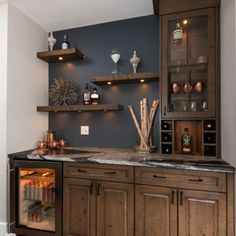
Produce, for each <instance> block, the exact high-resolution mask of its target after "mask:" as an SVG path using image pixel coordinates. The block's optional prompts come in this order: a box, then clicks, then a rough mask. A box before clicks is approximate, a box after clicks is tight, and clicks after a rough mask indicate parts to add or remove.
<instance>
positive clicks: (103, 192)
mask: <svg viewBox="0 0 236 236" xmlns="http://www.w3.org/2000/svg"><path fill="white" fill-rule="evenodd" d="M64 176H66V178H64V222H63V223H64V233H63V235H64V236H95V235H96V236H104V235H112V236H121V235H122V236H133V234H134V184H133V179H132V176H133V168H132V167H131V168H122V167H116V166H114V167H113V168H109V167H107V168H106V167H104V166H103V165H96V166H94V165H83V164H81V165H77V164H68V165H66V166H65V168H64ZM71 177H73V178H71ZM78 177H79V178H78ZM129 179H132V183H129ZM106 180H108V181H106ZM115 181H117V182H115ZM120 181H124V182H120Z"/></svg>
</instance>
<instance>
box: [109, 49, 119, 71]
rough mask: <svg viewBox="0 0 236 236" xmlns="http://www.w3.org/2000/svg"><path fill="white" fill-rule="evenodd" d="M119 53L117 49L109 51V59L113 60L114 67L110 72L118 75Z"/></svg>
mask: <svg viewBox="0 0 236 236" xmlns="http://www.w3.org/2000/svg"><path fill="white" fill-rule="evenodd" d="M120 56H121V53H120V51H119V50H118V49H116V48H115V49H113V50H112V52H111V59H112V61H113V62H114V69H113V71H112V72H111V73H112V74H113V75H118V74H120V72H119V69H118V64H117V63H118V62H119V60H120Z"/></svg>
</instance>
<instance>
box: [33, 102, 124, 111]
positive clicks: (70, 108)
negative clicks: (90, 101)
mask: <svg viewBox="0 0 236 236" xmlns="http://www.w3.org/2000/svg"><path fill="white" fill-rule="evenodd" d="M123 108H124V106H123V105H121V104H99V105H68V106H38V107H37V111H39V112H82V111H118V110H123Z"/></svg>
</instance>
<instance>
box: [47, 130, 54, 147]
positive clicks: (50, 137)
mask: <svg viewBox="0 0 236 236" xmlns="http://www.w3.org/2000/svg"><path fill="white" fill-rule="evenodd" d="M55 139H56V134H55V131H52V130H48V131H47V134H46V139H45V140H46V144H47V146H48V147H50V144H51V143H52V142H53V141H54V140H55Z"/></svg>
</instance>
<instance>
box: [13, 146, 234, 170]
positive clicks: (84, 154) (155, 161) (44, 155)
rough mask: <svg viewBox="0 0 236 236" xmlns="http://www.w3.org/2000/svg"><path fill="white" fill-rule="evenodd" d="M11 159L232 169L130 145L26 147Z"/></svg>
mask: <svg viewBox="0 0 236 236" xmlns="http://www.w3.org/2000/svg"><path fill="white" fill-rule="evenodd" d="M8 156H9V158H11V159H20V160H22V159H23V160H28V159H29V160H45V161H63V162H78V163H98V164H114V165H129V166H140V167H161V168H172V169H173V168H175V169H184V170H201V171H212V172H227V173H234V172H235V169H234V167H232V166H231V165H229V164H228V163H227V162H225V161H224V160H222V159H213V158H209V157H192V156H185V155H184V156H181V155H180V156H174V155H171V156H169V155H168V156H167V155H160V154H158V153H138V152H135V151H134V150H131V149H114V148H91V147H70V148H66V149H61V150H41V151H40V150H29V151H24V152H19V153H13V154H9V155H8Z"/></svg>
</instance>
